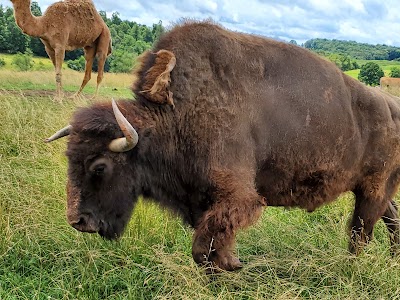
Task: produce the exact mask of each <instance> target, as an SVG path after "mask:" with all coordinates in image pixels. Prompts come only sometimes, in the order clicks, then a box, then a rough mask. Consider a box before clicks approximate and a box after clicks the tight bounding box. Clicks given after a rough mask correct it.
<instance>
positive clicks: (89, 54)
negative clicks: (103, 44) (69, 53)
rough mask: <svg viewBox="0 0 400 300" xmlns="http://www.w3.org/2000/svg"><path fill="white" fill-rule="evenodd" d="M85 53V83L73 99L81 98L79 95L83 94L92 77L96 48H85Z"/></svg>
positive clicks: (83, 82)
mask: <svg viewBox="0 0 400 300" xmlns="http://www.w3.org/2000/svg"><path fill="white" fill-rule="evenodd" d="M83 50H84V52H85V60H86V62H85V76H84V77H83V81H82V84H81V87H80V88H79V90H78V91H77V92H76V93H75V95H74V96H73V97H77V96H79V94H80V93H81V92H82V90H83V88H84V87H85V86H86V84H87V83H88V82H89V80H90V78H91V77H92V67H93V61H94V56H95V54H96V48H95V47H85V48H83Z"/></svg>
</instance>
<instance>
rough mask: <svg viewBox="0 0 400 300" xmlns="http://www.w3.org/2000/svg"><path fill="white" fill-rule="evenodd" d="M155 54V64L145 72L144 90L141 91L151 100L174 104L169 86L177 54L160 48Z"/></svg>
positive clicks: (158, 102)
mask: <svg viewBox="0 0 400 300" xmlns="http://www.w3.org/2000/svg"><path fill="white" fill-rule="evenodd" d="M154 55H155V56H156V58H155V61H154V65H153V66H152V67H151V68H149V69H148V70H147V72H146V73H145V74H144V81H143V84H142V90H141V91H140V92H139V93H140V94H141V95H142V96H144V97H145V98H146V99H147V100H149V101H151V102H154V103H157V104H169V105H171V106H174V101H173V97H172V96H173V94H172V92H171V91H170V90H169V86H170V82H171V72H172V70H173V69H174V67H175V64H176V58H175V55H174V54H173V53H172V52H171V51H168V50H160V51H158V52H157V53H155V54H154Z"/></svg>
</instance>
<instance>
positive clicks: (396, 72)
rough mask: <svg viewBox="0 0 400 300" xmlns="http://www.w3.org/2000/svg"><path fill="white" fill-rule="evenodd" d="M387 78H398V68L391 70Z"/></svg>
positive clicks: (399, 76) (399, 71) (399, 75)
mask: <svg viewBox="0 0 400 300" xmlns="http://www.w3.org/2000/svg"><path fill="white" fill-rule="evenodd" d="M389 76H390V77H394V78H400V67H393V68H391V69H390V74H389Z"/></svg>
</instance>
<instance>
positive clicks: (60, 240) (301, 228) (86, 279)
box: [0, 73, 400, 300]
mask: <svg viewBox="0 0 400 300" xmlns="http://www.w3.org/2000/svg"><path fill="white" fill-rule="evenodd" d="M0 78H1V73H0ZM49 78H51V76H50V75H49ZM123 78H124V77H121V79H120V80H116V82H120V81H123ZM23 80H26V79H23ZM49 80H50V79H49ZM32 81H34V80H33V79H32ZM78 81H79V80H78ZM1 82H2V80H0V83H1ZM0 87H1V84H0ZM71 87H74V86H73V84H71ZM75 87H76V86H75ZM110 92H111V91H110ZM24 93H25V91H23V90H22V91H20V92H19V94H18V93H14V92H12V93H10V92H9V91H4V90H3V91H0V119H1V126H0V266H1V267H0V299H2V300H3V299H7V300H8V299H10V300H11V299H400V259H399V258H396V259H393V258H391V257H390V255H389V250H388V248H389V245H388V238H387V232H386V229H385V228H384V226H383V224H382V222H381V221H380V222H379V224H378V226H377V228H376V230H375V239H374V240H373V241H372V243H371V244H370V245H369V246H368V248H367V249H366V251H365V252H364V253H363V254H362V255H360V256H359V257H353V256H351V255H349V254H348V253H347V250H346V249H347V236H346V228H347V220H348V218H349V216H350V215H351V212H352V205H353V198H352V196H351V195H350V194H345V195H343V196H342V197H341V198H340V199H339V201H337V202H335V203H334V204H332V205H330V206H325V207H323V208H321V209H319V210H317V211H316V212H314V213H313V214H308V213H306V212H304V211H301V210H297V209H293V210H284V209H279V208H267V209H266V210H265V212H264V214H263V216H262V218H261V220H260V221H259V222H258V223H257V224H256V225H255V226H253V227H251V228H249V229H248V230H246V231H243V232H240V234H239V236H238V245H237V251H238V254H239V257H240V258H241V259H242V260H243V261H244V268H243V269H242V270H240V271H237V272H233V273H228V272H225V273H222V274H218V275H217V276H215V277H209V276H206V275H205V274H204V270H202V269H201V268H199V267H197V266H196V265H195V263H194V262H193V261H192V258H191V236H192V233H193V232H192V230H191V229H190V228H188V227H186V226H184V225H183V224H182V223H181V222H180V220H179V219H177V218H175V217H174V216H172V215H171V214H169V213H168V212H165V211H162V210H160V209H159V208H158V206H157V205H155V204H151V203H144V202H143V201H140V202H139V203H138V206H137V207H136V210H135V212H134V214H133V216H132V219H131V222H130V224H129V226H128V229H127V232H126V234H125V235H124V237H123V238H122V239H121V240H120V241H118V242H108V241H104V240H102V239H101V238H100V237H99V236H97V235H89V234H83V233H79V232H77V231H75V230H74V229H72V228H71V227H70V226H69V225H68V224H67V222H66V218H65V206H66V201H65V199H66V195H65V182H66V165H67V161H66V158H65V156H64V152H65V143H66V140H58V141H55V142H53V143H51V144H45V143H43V139H44V138H45V137H47V136H49V135H50V134H52V133H53V132H54V131H55V130H57V129H59V128H61V127H62V126H64V125H66V124H67V123H68V120H69V118H70V116H71V114H72V113H73V111H74V110H75V109H76V107H77V106H78V105H79V106H82V105H87V104H89V102H90V101H89V100H85V99H81V100H79V101H78V102H76V101H72V100H65V101H64V102H63V104H58V103H55V102H53V101H52V99H51V98H50V97H39V96H27V95H26V94H24ZM107 93H108V92H107ZM106 96H107V97H106V98H108V96H111V95H106ZM114 96H115V97H117V95H114Z"/></svg>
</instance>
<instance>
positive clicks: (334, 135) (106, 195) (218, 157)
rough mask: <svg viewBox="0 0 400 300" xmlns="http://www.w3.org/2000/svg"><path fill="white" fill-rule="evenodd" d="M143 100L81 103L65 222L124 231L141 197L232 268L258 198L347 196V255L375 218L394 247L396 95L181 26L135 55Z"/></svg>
mask: <svg viewBox="0 0 400 300" xmlns="http://www.w3.org/2000/svg"><path fill="white" fill-rule="evenodd" d="M136 73H137V74H136V75H137V78H138V79H137V81H136V82H135V83H134V85H133V91H134V93H135V95H136V101H119V102H118V103H116V102H114V101H113V103H112V105H111V104H110V103H102V104H100V103H97V104H94V105H93V106H92V107H89V108H82V109H80V110H78V111H77V112H76V113H75V115H74V117H73V119H72V122H71V124H70V125H69V127H67V128H65V129H64V130H62V131H60V132H58V133H57V134H55V135H53V136H52V137H50V138H49V139H48V141H52V140H54V139H57V138H59V137H61V136H65V135H69V141H68V146H67V152H66V155H67V157H68V160H69V169H68V184H67V198H68V209H67V217H68V222H69V223H70V224H71V225H72V226H73V227H74V228H76V229H78V230H80V231H84V232H98V233H99V234H100V235H101V236H103V237H105V238H107V239H114V238H117V237H119V236H120V235H121V234H122V232H123V230H124V228H125V226H126V224H127V222H128V220H129V218H130V215H131V212H132V209H133V207H134V204H135V202H136V200H137V199H138V197H139V195H143V196H144V197H145V198H152V199H154V200H155V201H157V202H159V203H160V204H161V205H162V206H165V207H168V208H170V209H172V210H173V211H175V212H176V213H177V214H178V215H180V216H181V217H182V218H183V219H184V220H185V222H186V223H188V224H190V225H191V226H193V228H194V229H195V232H194V237H193V247H192V255H193V258H194V260H195V261H196V262H197V263H199V264H208V263H211V265H212V266H213V267H215V268H221V269H224V270H234V269H237V268H239V267H240V266H241V263H240V261H239V259H238V258H236V257H235V256H234V253H233V248H234V240H235V234H236V232H237V231H238V230H239V229H242V228H244V227H246V226H249V225H251V224H252V223H254V222H255V221H256V220H257V219H258V217H259V216H260V214H261V212H262V210H263V207H264V206H265V205H269V206H284V207H300V208H304V209H306V210H308V211H309V212H311V211H313V210H315V209H316V208H318V207H319V206H321V205H323V204H326V203H329V202H331V201H333V200H335V199H336V198H337V197H338V196H339V195H340V194H341V193H343V192H346V191H353V192H354V194H355V197H356V200H355V209H354V215H353V218H352V221H351V224H350V230H349V231H350V237H351V242H350V251H351V252H353V253H356V254H357V253H359V252H360V250H361V249H362V247H363V245H364V244H365V243H367V242H368V241H369V240H370V239H371V237H372V231H373V227H374V225H375V223H376V222H377V221H378V220H379V219H380V218H382V219H383V221H384V222H385V224H386V226H387V228H388V230H389V234H390V241H391V249H392V251H393V252H395V251H396V249H398V246H399V242H400V241H399V231H400V230H399V228H400V227H399V220H398V212H397V206H396V204H395V202H394V201H393V200H392V198H393V196H394V194H395V192H396V189H397V187H398V184H399V181H400V104H399V103H398V101H397V100H396V99H395V98H394V97H391V96H389V95H387V94H384V93H382V92H380V91H379V90H377V89H372V88H369V87H367V86H365V85H364V84H362V83H360V82H358V81H357V80H355V79H352V78H350V77H349V76H347V75H345V74H343V73H342V72H341V71H340V70H339V69H338V68H337V67H336V66H334V65H333V64H332V63H331V62H328V61H327V60H325V59H322V58H320V57H319V56H317V55H316V54H313V53H311V52H310V51H308V50H306V49H303V48H300V47H297V46H294V45H291V44H287V43H282V42H278V41H274V40H271V39H266V38H262V37H258V36H253V35H247V34H241V33H235V32H231V31H227V30H225V29H223V28H221V27H220V26H218V25H216V24H213V23H211V22H184V23H182V24H179V25H177V26H176V27H175V28H173V29H172V30H171V31H169V32H168V33H166V34H165V35H163V36H162V37H161V38H160V40H159V41H158V43H157V44H156V45H155V46H154V49H153V52H146V53H145V54H144V55H143V56H142V57H141V58H140V65H139V67H138V69H137V71H136Z"/></svg>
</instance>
